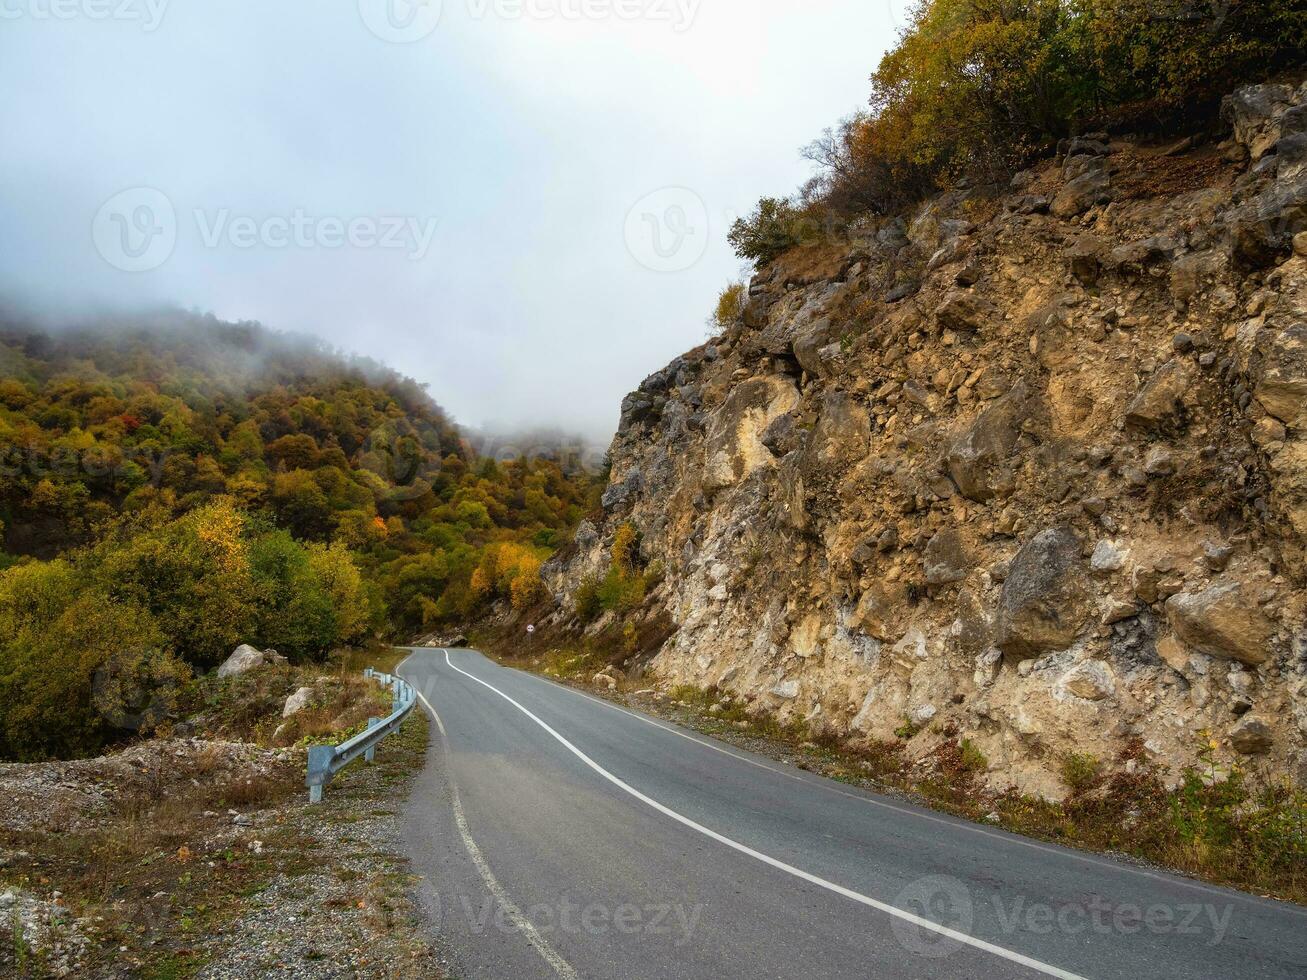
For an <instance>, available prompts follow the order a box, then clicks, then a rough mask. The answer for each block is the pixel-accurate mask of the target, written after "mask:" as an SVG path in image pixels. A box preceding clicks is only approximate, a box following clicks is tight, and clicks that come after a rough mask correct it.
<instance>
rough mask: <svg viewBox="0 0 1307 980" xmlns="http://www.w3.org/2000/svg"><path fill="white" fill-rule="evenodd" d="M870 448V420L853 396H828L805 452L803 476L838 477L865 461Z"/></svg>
mask: <svg viewBox="0 0 1307 980" xmlns="http://www.w3.org/2000/svg"><path fill="white" fill-rule="evenodd" d="M870 447H871V417H870V415H869V414H868V412H867V409H866V408H865V407H864V406H863V405H862V404H861V403H860V402H859V401H858V400H857V399H856V398H854V397H853V396H852V395H850V394H848V393H847V392H843V391H831V392H827V393H826V395H825V396H824V397H823V398H822V401H821V414H820V415H819V416H818V417H817V424H816V425H815V426H814V427H813V430H812V434H811V436H809V438H808V441H807V446H806V448H805V449H804V453H803V460H802V469H803V473H804V475H805V476H811V477H817V476H838V475H840V474H843V473H844V472H845V471H847V470H848V469H849V468H850V467H852V466H853V465H854V464H856V463H860V462H861V461H862V460H864V459H866V458H867V453H868V452H869V451H870Z"/></svg>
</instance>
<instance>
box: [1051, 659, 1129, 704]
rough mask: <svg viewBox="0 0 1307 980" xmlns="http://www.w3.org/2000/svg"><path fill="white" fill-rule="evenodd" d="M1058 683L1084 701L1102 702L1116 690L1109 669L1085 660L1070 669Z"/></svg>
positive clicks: (1114, 680)
mask: <svg viewBox="0 0 1307 980" xmlns="http://www.w3.org/2000/svg"><path fill="white" fill-rule="evenodd" d="M1058 683H1059V684H1060V685H1061V686H1062V687H1063V688H1064V689H1066V690H1067V691H1069V692H1070V693H1072V694H1074V695H1075V696H1076V697H1078V698H1084V699H1085V700H1086V701H1102V700H1103V699H1104V698H1107V697H1110V696H1111V694H1112V692H1113V691H1115V690H1116V678H1115V677H1113V676H1112V670H1111V668H1110V667H1108V666H1107V665H1106V664H1104V663H1102V662H1101V661H1098V660H1087V661H1085V662H1084V663H1082V664H1080V665H1079V666H1077V667H1074V668H1072V669H1071V670H1070V671H1069V672H1068V673H1067V674H1065V675H1064V676H1063V677H1062V679H1061V680H1060V681H1059V682H1058Z"/></svg>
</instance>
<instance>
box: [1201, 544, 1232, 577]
mask: <svg viewBox="0 0 1307 980" xmlns="http://www.w3.org/2000/svg"><path fill="white" fill-rule="evenodd" d="M1233 557H1234V546H1233V545H1228V544H1216V543H1214V542H1211V541H1208V542H1207V543H1206V544H1204V545H1203V560H1204V561H1205V562H1207V567H1208V568H1210V569H1211V570H1212V571H1214V572H1223V571H1225V569H1226V567H1227V566H1228V565H1229V564H1230V559H1231V558H1233Z"/></svg>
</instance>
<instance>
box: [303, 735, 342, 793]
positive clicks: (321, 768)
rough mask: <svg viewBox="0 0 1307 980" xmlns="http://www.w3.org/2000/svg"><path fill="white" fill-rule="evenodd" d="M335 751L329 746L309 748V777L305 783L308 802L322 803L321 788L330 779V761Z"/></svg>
mask: <svg viewBox="0 0 1307 980" xmlns="http://www.w3.org/2000/svg"><path fill="white" fill-rule="evenodd" d="M335 755H336V750H335V748H333V747H332V746H330V745H314V746H311V747H310V748H309V775H308V778H307V779H306V780H305V783H306V784H307V785H308V787H309V802H310V803H321V802H322V787H324V786H326V785H327V781H328V780H329V779H331V760H332V759H333V758H334V757H335Z"/></svg>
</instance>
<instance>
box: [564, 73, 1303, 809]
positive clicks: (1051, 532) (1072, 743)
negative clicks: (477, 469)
mask: <svg viewBox="0 0 1307 980" xmlns="http://www.w3.org/2000/svg"><path fill="white" fill-rule="evenodd" d="M1305 106H1307V87H1301V88H1296V89H1295V88H1294V87H1293V86H1289V85H1267V86H1256V87H1252V88H1249V89H1244V90H1241V91H1240V92H1238V93H1237V94H1236V95H1235V96H1234V98H1233V99H1232V100H1231V102H1230V104H1229V106H1228V114H1229V118H1230V119H1232V121H1233V123H1234V125H1233V135H1232V136H1230V137H1229V138H1227V139H1226V140H1225V142H1223V143H1221V144H1220V145H1219V146H1217V145H1207V146H1200V147H1199V148H1198V149H1193V150H1189V151H1185V150H1184V149H1183V147H1181V148H1175V147H1172V146H1169V145H1166V144H1157V143H1150V142H1149V141H1147V140H1146V139H1142V138H1138V137H1130V138H1114V139H1109V138H1108V137H1107V136H1106V135H1102V136H1090V137H1086V138H1081V139H1076V140H1072V141H1068V142H1067V143H1065V144H1064V145H1063V146H1062V148H1061V149H1060V151H1059V154H1058V156H1057V157H1056V159H1052V160H1046V161H1045V162H1043V163H1042V164H1040V165H1039V166H1037V167H1036V168H1034V169H1033V170H1030V171H1025V172H1022V173H1020V174H1018V175H1017V176H1016V178H1015V179H1014V180H1013V181H1012V185H1011V187H1009V188H1002V189H998V188H985V187H980V186H978V187H967V188H962V189H955V190H951V191H948V192H945V193H943V194H941V195H938V196H936V197H933V198H931V199H929V200H928V201H926V202H925V203H924V204H923V205H922V206H920V207H919V208H917V209H916V210H915V211H913V212H912V213H910V214H909V215H908V216H907V217H906V218H876V217H872V216H868V217H865V218H863V219H861V220H860V221H858V222H855V223H854V224H853V225H852V226H851V230H850V232H849V234H848V235H847V237H845V238H842V239H838V240H832V239H826V240H823V241H821V242H818V243H815V244H810V245H807V246H803V247H798V248H794V249H792V250H791V251H789V252H787V253H785V254H783V255H782V256H780V257H779V258H778V259H776V260H775V261H774V262H771V263H769V264H767V265H764V266H763V268H762V269H761V270H760V272H759V274H758V275H757V276H756V277H755V278H754V280H753V282H752V283H751V284H750V286H749V290H748V303H747V307H746V308H745V309H744V310H743V313H742V317H741V318H740V319H739V320H737V321H735V322H733V323H731V324H730V326H729V328H728V329H727V330H726V331H725V332H724V334H723V335H722V336H721V337H720V338H718V339H716V340H714V341H712V342H711V343H709V344H708V345H706V346H704V347H702V348H699V349H697V350H695V351H692V352H690V353H689V354H687V355H685V356H684V357H682V358H678V359H677V360H676V361H674V362H673V363H672V364H670V365H669V366H668V367H667V368H666V369H664V370H662V371H660V372H658V373H657V374H655V375H653V376H652V377H651V378H649V379H648V380H647V381H646V382H645V383H644V384H643V385H642V386H641V387H640V390H639V391H637V392H635V393H633V394H632V395H631V396H630V397H629V398H628V399H627V400H626V403H625V405H624V411H623V420H622V427H621V431H620V432H619V435H618V437H617V439H616V440H615V441H614V444H613V447H612V451H611V458H612V461H613V474H612V482H611V484H610V486H609V488H608V490H607V491H606V493H605V495H604V506H605V518H604V521H603V522H602V523H601V524H599V525H598V526H586V525H583V526H582V528H581V531H580V532H579V534H578V538H577V547H576V548H575V549H574V550H572V551H570V552H568V553H566V554H564V555H560V556H559V558H558V559H556V560H555V561H554V562H553V563H551V564H550V565H549V566H547V567H546V578H547V580H548V581H549V583H550V585H551V588H552V591H553V592H554V593H555V594H556V596H557V598H558V601H559V606H558V608H557V611H556V613H555V615H554V619H553V620H552V621H551V622H550V624H549V625H550V626H551V627H553V628H556V629H563V630H568V631H574V632H575V633H577V634H585V635H586V636H588V637H592V638H596V642H598V643H600V644H602V643H604V642H610V644H611V648H612V649H614V650H621V649H622V646H621V645H620V644H618V643H616V641H615V637H616V636H617V634H618V633H621V632H622V631H624V630H625V631H626V635H627V636H637V635H643V634H642V632H641V631H644V630H645V629H646V628H647V626H648V624H650V623H653V622H655V621H658V620H660V619H662V620H670V623H671V624H672V630H673V635H672V636H671V638H670V639H669V640H668V641H667V642H666V643H657V642H656V643H654V644H653V645H652V646H648V647H645V648H644V649H643V651H637V650H634V649H633V648H632V647H631V646H628V647H627V648H626V651H625V652H624V653H621V654H615V659H616V660H620V661H622V662H624V664H625V666H626V667H627V668H628V670H633V671H635V672H636V673H637V674H640V673H648V674H650V675H652V676H653V677H655V678H656V679H657V680H658V681H659V682H661V683H663V684H665V685H667V686H675V685H693V686H695V687H699V688H706V689H708V690H709V691H710V692H713V693H714V694H716V695H718V696H724V695H728V694H729V695H730V696H732V697H733V698H734V699H735V700H736V702H737V703H743V704H745V705H747V706H748V710H749V712H750V713H753V714H756V715H758V716H763V715H766V716H774V717H775V718H777V719H778V720H779V721H781V722H783V723H790V722H802V723H803V724H804V725H806V727H807V730H809V731H810V732H812V733H813V734H815V735H820V736H825V737H826V738H829V739H834V740H839V741H843V742H846V743H847V744H849V745H850V746H853V747H864V748H865V747H873V746H875V745H876V744H878V743H880V742H884V741H889V742H898V743H901V744H904V746H905V748H906V750H907V751H908V753H909V754H910V756H911V757H912V758H913V759H917V760H921V761H923V762H929V761H930V760H931V759H933V758H935V757H937V756H938V753H939V752H940V751H942V750H945V749H947V748H948V747H950V746H954V747H955V746H957V745H959V744H965V745H966V746H968V747H969V749H970V750H971V751H974V753H976V755H974V756H973V757H972V758H973V759H975V760H977V762H976V764H977V765H978V766H979V767H980V769H981V770H982V772H983V776H984V779H985V781H986V782H988V783H989V784H990V785H991V786H994V787H999V788H1002V787H1009V786H1010V787H1015V788H1016V789H1017V790H1020V791H1024V792H1030V793H1035V794H1039V795H1043V796H1047V797H1053V798H1060V797H1062V796H1064V795H1065V794H1066V793H1067V792H1068V791H1069V788H1068V786H1067V785H1066V784H1065V783H1064V781H1063V773H1064V771H1065V768H1066V760H1068V759H1070V758H1079V759H1081V760H1083V761H1085V763H1086V765H1091V766H1092V767H1100V766H1101V767H1102V768H1103V770H1104V771H1105V772H1127V771H1135V769H1137V768H1138V767H1140V766H1142V765H1147V766H1150V767H1157V769H1158V770H1159V771H1160V772H1161V773H1163V774H1164V778H1165V779H1166V780H1167V781H1168V782H1169V783H1170V784H1171V785H1172V786H1175V785H1178V784H1179V783H1180V781H1181V779H1182V778H1183V772H1184V770H1186V769H1187V768H1190V767H1198V768H1200V769H1202V770H1203V771H1204V772H1206V773H1208V774H1211V773H1213V772H1217V773H1220V774H1221V775H1220V778H1222V779H1223V778H1225V777H1226V776H1228V775H1230V774H1231V773H1236V772H1245V773H1250V774H1251V775H1252V777H1253V778H1254V779H1256V780H1260V781H1263V782H1264V783H1266V782H1274V781H1276V780H1278V779H1279V778H1280V777H1282V776H1289V777H1291V778H1292V779H1293V780H1296V781H1297V782H1298V783H1299V784H1300V785H1301V784H1303V783H1305V782H1307V646H1304V644H1303V642H1302V629H1301V627H1302V623H1303V621H1304V620H1303V615H1304V612H1305V611H1307V610H1305V603H1307V592H1305V591H1304V584H1307V583H1305V579H1304V576H1305V575H1307V564H1305V563H1304V546H1303V542H1304V537H1303V534H1304V532H1305V531H1307V491H1305V490H1304V487H1307V477H1305V476H1304V469H1303V464H1302V460H1303V458H1304V452H1303V447H1304V445H1305V444H1304V443H1303V441H1302V439H1301V435H1300V426H1301V424H1302V419H1303V418H1304V414H1303V413H1304V411H1305V410H1307V408H1305V404H1304V401H1303V398H1304V393H1307V365H1305V363H1304V361H1303V359H1302V349H1303V347H1302V337H1301V333H1302V329H1303V328H1302V323H1303V322H1304V320H1305V319H1307V258H1304V256H1303V254H1302V251H1303V249H1304V247H1305V246H1307V242H1304V239H1303V237H1302V235H1301V234H1300V233H1301V232H1302V231H1303V230H1304V229H1305V228H1307V203H1305V202H1307V172H1304V170H1303V168H1302V166H1301V154H1300V147H1301V145H1302V143H1301V138H1300V137H1299V136H1296V135H1293V134H1294V133H1295V132H1298V130H1300V129H1301V119H1302V118H1303V115H1302V114H1303V110H1304V107H1305ZM1294 127H1298V129H1295V128H1294ZM1275 148H1278V150H1279V152H1278V153H1277V152H1275ZM1295 234H1298V238H1296V239H1295V238H1294V235H1295ZM1295 247H1296V248H1297V249H1298V251H1297V252H1296V253H1295V251H1294V249H1295ZM619 535H621V536H625V537H626V538H628V539H630V538H635V539H636V540H638V541H639V542H640V546H639V557H638V558H637V559H636V560H635V562H634V569H633V571H634V572H635V573H637V574H638V573H639V570H640V568H641V567H647V566H652V565H657V566H658V569H659V574H658V576H657V577H656V584H655V585H653V586H652V588H651V591H650V592H649V594H648V596H647V598H645V599H644V600H643V603H642V604H641V603H639V602H637V603H635V604H634V607H633V608H632V607H628V611H623V609H622V608H620V607H619V606H617V605H614V604H608V605H601V606H600V607H598V608H596V607H595V606H594V605H593V604H592V603H591V602H590V601H589V596H590V590H591V589H592V588H593V583H594V582H596V581H601V580H606V578H607V577H612V576H613V575H614V574H615V573H614V572H613V568H614V566H615V564H616V562H615V559H614V557H613V556H614V553H615V551H620V550H622V549H621V548H619V547H615V542H616V541H617V539H618V536H619ZM619 577H620V576H619ZM604 610H609V611H607V612H604ZM600 612H602V613H603V615H602V616H601V618H599V619H598V620H597V621H596V620H595V618H594V617H595V614H596V613H600ZM623 617H624V620H623ZM662 635H665V632H664V633H663V634H662ZM605 637H608V638H610V639H609V640H608V641H605V640H604V638H605Z"/></svg>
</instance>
